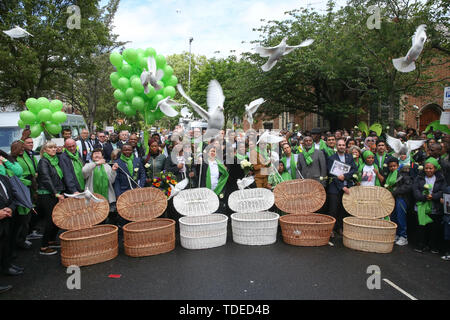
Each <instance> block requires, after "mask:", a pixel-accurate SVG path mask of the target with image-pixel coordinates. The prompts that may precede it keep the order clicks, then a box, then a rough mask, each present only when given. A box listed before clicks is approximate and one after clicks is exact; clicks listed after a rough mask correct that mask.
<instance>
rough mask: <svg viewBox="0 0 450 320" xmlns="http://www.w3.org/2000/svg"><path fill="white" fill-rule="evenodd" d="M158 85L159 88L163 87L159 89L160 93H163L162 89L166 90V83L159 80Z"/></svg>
mask: <svg viewBox="0 0 450 320" xmlns="http://www.w3.org/2000/svg"><path fill="white" fill-rule="evenodd" d="M156 83H157V84H159V86H160V87H161V89H159V90H158V91H161V90H162V89H164V87H165V85H164V82H162V81H161V80H158V81H157V82H156Z"/></svg>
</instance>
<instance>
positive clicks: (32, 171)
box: [17, 151, 37, 176]
mask: <svg viewBox="0 0 450 320" xmlns="http://www.w3.org/2000/svg"><path fill="white" fill-rule="evenodd" d="M17 160H18V161H19V163H20V162H21V161H20V160H23V162H24V163H25V164H26V165H27V166H28V169H29V172H30V175H33V176H34V175H35V174H36V170H35V169H34V165H33V161H34V164H35V165H36V168H37V163H36V159H35V158H34V157H33V159H31V158H30V156H29V155H28V153H27V152H26V151H24V153H23V156H22V157H17ZM22 167H24V166H22ZM23 169H24V170H25V168H23ZM24 173H25V172H24Z"/></svg>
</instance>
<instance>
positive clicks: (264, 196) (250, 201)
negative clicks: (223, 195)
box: [228, 188, 275, 213]
mask: <svg viewBox="0 0 450 320" xmlns="http://www.w3.org/2000/svg"><path fill="white" fill-rule="evenodd" d="M274 202H275V198H274V196H273V192H272V191H271V190H269V189H265V188H254V189H244V190H238V191H234V192H233V193H231V194H230V196H229V197H228V206H229V207H230V209H231V210H233V211H234V212H248V213H250V212H260V211H266V210H269V209H270V208H272V206H273V204H274Z"/></svg>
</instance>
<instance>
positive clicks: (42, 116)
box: [38, 109, 52, 122]
mask: <svg viewBox="0 0 450 320" xmlns="http://www.w3.org/2000/svg"><path fill="white" fill-rule="evenodd" d="M38 119H39V121H40V122H45V121H50V120H51V119H52V112H51V111H50V109H42V110H41V111H39V113H38Z"/></svg>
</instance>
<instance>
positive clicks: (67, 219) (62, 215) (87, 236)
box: [52, 194, 119, 267]
mask: <svg viewBox="0 0 450 320" xmlns="http://www.w3.org/2000/svg"><path fill="white" fill-rule="evenodd" d="M95 196H96V197H97V198H100V199H102V200H103V201H102V202H94V201H90V202H89V203H87V202H86V201H85V200H84V199H76V198H67V199H65V200H64V201H60V202H59V203H58V204H57V205H56V206H55V208H54V209H53V214H52V218H53V222H54V223H55V225H57V226H58V227H59V228H61V229H66V230H69V231H66V232H63V233H62V234H61V235H60V236H59V238H60V240H61V263H62V264H63V265H64V266H66V267H68V266H71V265H76V266H79V267H81V266H87V265H92V264H96V263H101V262H105V261H108V260H111V259H114V258H115V257H117V255H118V252H119V242H118V228H117V227H116V226H113V225H100V226H94V225H95V224H98V223H100V222H102V221H104V220H105V219H106V217H107V216H108V213H109V203H108V201H107V200H106V199H105V198H104V197H102V196H101V195H99V194H95Z"/></svg>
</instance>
